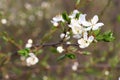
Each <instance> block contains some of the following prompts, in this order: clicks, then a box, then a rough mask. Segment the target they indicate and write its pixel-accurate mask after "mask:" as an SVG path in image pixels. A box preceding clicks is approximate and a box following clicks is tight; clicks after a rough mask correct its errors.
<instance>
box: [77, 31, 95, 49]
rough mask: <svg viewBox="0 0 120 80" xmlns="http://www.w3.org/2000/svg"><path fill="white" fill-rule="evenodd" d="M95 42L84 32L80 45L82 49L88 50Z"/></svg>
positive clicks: (79, 41)
mask: <svg viewBox="0 0 120 80" xmlns="http://www.w3.org/2000/svg"><path fill="white" fill-rule="evenodd" d="M93 40H94V37H93V36H89V37H88V33H87V32H84V33H83V38H80V39H79V40H78V44H79V47H80V48H86V47H88V46H89V45H90V43H91V42H92V41H93Z"/></svg>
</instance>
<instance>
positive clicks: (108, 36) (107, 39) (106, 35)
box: [103, 31, 115, 42]
mask: <svg viewBox="0 0 120 80" xmlns="http://www.w3.org/2000/svg"><path fill="white" fill-rule="evenodd" d="M103 37H104V41H105V42H110V41H113V40H114V39H115V37H113V33H112V32H111V31H107V32H105V33H104V34H103Z"/></svg>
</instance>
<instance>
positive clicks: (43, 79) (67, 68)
mask: <svg viewBox="0 0 120 80" xmlns="http://www.w3.org/2000/svg"><path fill="white" fill-rule="evenodd" d="M76 1H77V0H0V80H118V78H119V77H120V58H119V57H120V42H119V40H120V35H119V33H120V26H119V25H120V0H80V3H79V4H77V6H76V5H75V4H76ZM75 8H77V9H78V10H79V11H81V12H82V13H86V14H87V18H88V19H89V18H92V17H93V16H94V15H95V14H97V15H99V16H100V21H102V22H103V23H104V24H105V25H104V26H103V27H102V30H101V32H105V31H107V30H111V31H112V32H113V33H114V36H115V38H116V39H115V41H113V42H109V43H105V42H98V43H97V44H92V45H90V47H89V48H86V49H85V50H86V51H90V53H91V54H90V55H81V54H76V55H77V57H76V59H72V60H71V59H63V60H61V61H56V58H57V57H58V56H59V55H60V54H57V53H54V50H53V49H51V48H50V49H49V48H48V47H47V48H45V49H44V50H45V51H43V52H42V53H41V54H40V55H38V57H39V63H38V64H36V65H34V66H31V67H27V66H25V65H24V62H21V60H20V56H18V55H17V56H16V55H14V56H11V54H13V53H14V52H16V51H17V50H19V49H21V48H24V46H25V44H26V42H27V40H28V39H29V38H31V39H33V41H34V43H39V41H40V39H41V38H42V37H43V36H44V34H46V33H48V31H49V30H50V29H51V27H52V24H51V22H50V20H51V19H52V18H53V17H54V16H55V15H58V14H60V13H62V12H64V11H67V12H68V13H70V12H71V11H73V10H74V9H75ZM57 40H59V32H58V33H55V34H54V37H53V38H52V39H50V40H49V42H53V41H57Z"/></svg>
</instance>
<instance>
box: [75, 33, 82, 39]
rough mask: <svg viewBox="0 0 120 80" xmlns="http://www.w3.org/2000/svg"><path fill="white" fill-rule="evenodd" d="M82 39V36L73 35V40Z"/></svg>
mask: <svg viewBox="0 0 120 80" xmlns="http://www.w3.org/2000/svg"><path fill="white" fill-rule="evenodd" d="M81 37H82V35H81V34H75V35H73V38H75V39H79V38H81Z"/></svg>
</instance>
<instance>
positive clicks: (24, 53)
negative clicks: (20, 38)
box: [18, 48, 30, 56]
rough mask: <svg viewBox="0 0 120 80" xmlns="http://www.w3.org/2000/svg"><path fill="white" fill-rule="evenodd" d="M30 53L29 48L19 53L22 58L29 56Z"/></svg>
mask: <svg viewBox="0 0 120 80" xmlns="http://www.w3.org/2000/svg"><path fill="white" fill-rule="evenodd" d="M29 52H30V49H29V48H25V49H22V50H19V51H18V53H19V54H20V55H21V56H28V53H29Z"/></svg>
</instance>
